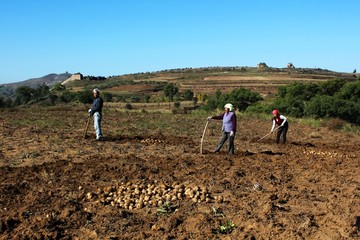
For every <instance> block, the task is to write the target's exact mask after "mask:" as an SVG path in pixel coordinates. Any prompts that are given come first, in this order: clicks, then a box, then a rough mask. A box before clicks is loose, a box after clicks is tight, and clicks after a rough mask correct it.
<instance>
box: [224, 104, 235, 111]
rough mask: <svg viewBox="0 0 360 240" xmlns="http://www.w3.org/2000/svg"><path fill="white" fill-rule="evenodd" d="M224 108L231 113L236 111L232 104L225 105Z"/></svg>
mask: <svg viewBox="0 0 360 240" xmlns="http://www.w3.org/2000/svg"><path fill="white" fill-rule="evenodd" d="M224 108H228V109H229V110H230V112H232V111H234V106H233V105H232V104H231V103H227V104H225V106H224Z"/></svg>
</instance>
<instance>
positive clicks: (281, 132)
mask: <svg viewBox="0 0 360 240" xmlns="http://www.w3.org/2000/svg"><path fill="white" fill-rule="evenodd" d="M288 129H289V123H288V122H286V123H285V124H284V126H282V127H279V129H278V131H277V134H276V143H277V144H278V143H279V142H280V137H281V135H282V140H283V143H284V144H285V143H286V133H287V131H288Z"/></svg>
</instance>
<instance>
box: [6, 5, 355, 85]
mask: <svg viewBox="0 0 360 240" xmlns="http://www.w3.org/2000/svg"><path fill="white" fill-rule="evenodd" d="M359 13H360V1H359V0H301V1H300V0H298V1H291V0H273V1H271V0H247V1H245V0H32V1H30V0H1V1H0V34H1V35H0V83H6V82H18V81H23V80H27V79H29V78H36V77H42V76H45V75H47V74H50V73H64V72H66V71H67V72H69V73H77V72H80V73H82V74H83V75H93V76H105V77H107V76H113V75H122V74H127V73H138V72H148V71H149V72H152V71H158V70H165V69H173V68H187V67H189V68H190V67H191V68H196V67H213V66H250V67H255V66H256V65H257V64H258V63H260V62H265V63H266V64H267V65H268V66H270V67H279V68H282V67H285V66H286V65H287V63H289V62H291V63H293V64H294V66H295V67H301V68H323V69H328V70H332V71H338V72H352V71H353V70H354V69H357V71H360V18H359Z"/></svg>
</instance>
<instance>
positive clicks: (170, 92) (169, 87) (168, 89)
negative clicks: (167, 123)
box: [164, 83, 179, 101]
mask: <svg viewBox="0 0 360 240" xmlns="http://www.w3.org/2000/svg"><path fill="white" fill-rule="evenodd" d="M177 93H179V88H178V87H177V86H176V85H175V84H173V83H168V84H166V85H165V87H164V95H165V97H168V98H169V100H170V101H173V99H174V96H175V95H176V94H177Z"/></svg>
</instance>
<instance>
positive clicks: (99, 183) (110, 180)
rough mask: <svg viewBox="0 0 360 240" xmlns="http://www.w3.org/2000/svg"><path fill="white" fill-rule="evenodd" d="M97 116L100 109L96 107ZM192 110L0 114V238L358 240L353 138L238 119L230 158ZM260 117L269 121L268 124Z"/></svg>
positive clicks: (359, 183)
mask: <svg viewBox="0 0 360 240" xmlns="http://www.w3.org/2000/svg"><path fill="white" fill-rule="evenodd" d="M104 109H106V104H105V107H104ZM206 117H207V116H206V115H203V114H194V113H193V114H173V113H164V112H146V111H144V110H143V111H128V112H125V111H116V110H112V111H106V110H105V111H104V118H103V131H104V139H103V141H100V142H97V141H94V138H95V136H94V130H93V128H92V125H91V126H90V128H89V131H88V134H87V136H88V137H87V138H85V139H84V138H83V135H84V129H85V126H86V107H83V106H65V107H64V108H59V107H57V108H56V107H55V108H43V107H31V108H27V109H25V108H24V109H16V110H3V111H2V112H1V116H0V121H1V122H0V123H1V125H0V146H1V148H0V166H1V168H0V184H1V185H0V207H1V209H0V239H359V238H360V230H359V228H360V226H359V225H360V223H359V222H358V223H356V220H357V219H358V221H360V219H359V218H360V150H359V149H360V148H359V142H360V141H359V140H360V137H359V136H358V135H353V134H350V133H345V132H341V131H334V130H330V129H328V128H326V127H311V126H308V125H303V124H300V123H297V122H295V120H293V121H291V119H290V127H289V133H288V141H287V143H286V144H285V145H284V144H279V145H276V144H275V143H274V139H273V138H274V136H269V137H267V138H265V139H263V140H262V141H257V140H258V139H259V138H260V137H262V136H264V135H265V134H267V133H268V132H269V130H270V128H271V122H270V121H269V120H263V119H260V118H251V117H245V116H240V115H239V117H238V129H239V132H238V133H237V135H236V138H235V146H236V152H235V154H234V155H227V154H226V147H227V146H224V148H223V149H222V151H221V152H220V153H213V149H214V148H215V145H216V143H217V141H218V140H219V138H220V136H221V132H220V130H221V122H217V121H211V122H210V123H209V125H208V129H207V131H206V134H205V138H204V143H203V148H204V152H203V154H200V138H201V136H202V133H203V130H204V126H205V123H206ZM269 117H270V118H271V116H269Z"/></svg>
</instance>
